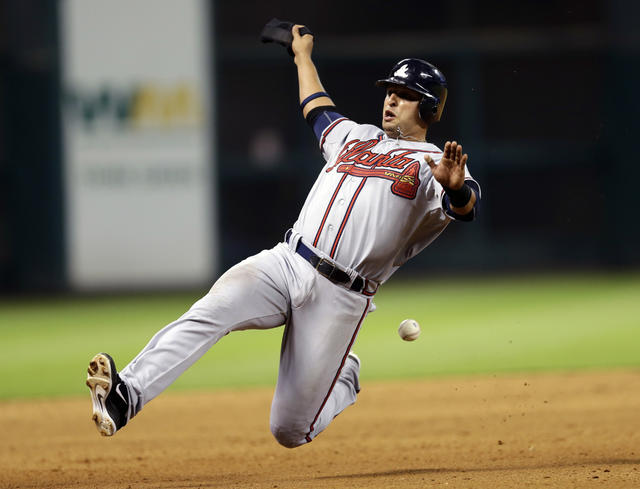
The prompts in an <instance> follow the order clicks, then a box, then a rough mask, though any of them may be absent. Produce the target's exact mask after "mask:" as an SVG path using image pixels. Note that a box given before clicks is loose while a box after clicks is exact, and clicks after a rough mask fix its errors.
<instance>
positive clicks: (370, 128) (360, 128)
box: [352, 124, 384, 139]
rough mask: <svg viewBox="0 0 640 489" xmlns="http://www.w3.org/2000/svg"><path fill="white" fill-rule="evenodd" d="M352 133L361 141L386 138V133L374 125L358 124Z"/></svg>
mask: <svg viewBox="0 0 640 489" xmlns="http://www.w3.org/2000/svg"><path fill="white" fill-rule="evenodd" d="M352 133H353V134H354V135H356V136H360V138H361V139H365V138H382V137H383V136H384V131H383V130H382V129H380V128H379V127H377V126H374V125H373V124H356V126H355V127H354V128H353V130H352Z"/></svg>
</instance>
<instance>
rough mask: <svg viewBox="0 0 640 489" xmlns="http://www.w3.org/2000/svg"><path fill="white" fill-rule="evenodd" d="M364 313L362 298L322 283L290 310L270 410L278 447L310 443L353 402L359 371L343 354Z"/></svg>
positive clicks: (320, 279)
mask: <svg viewBox="0 0 640 489" xmlns="http://www.w3.org/2000/svg"><path fill="white" fill-rule="evenodd" d="M306 266H308V264H306ZM368 308H369V300H368V299H367V298H365V297H363V296H360V295H358V294H356V293H353V292H350V291H347V290H345V289H344V288H342V287H339V286H337V285H335V284H333V283H331V282H329V281H328V280H326V279H325V278H324V277H318V279H317V281H316V286H315V287H314V289H313V291H312V293H311V294H310V297H309V299H308V300H307V301H306V302H305V304H304V305H303V306H302V307H300V308H292V312H291V316H290V318H289V323H288V324H287V327H286V330H285V336H284V338H283V346H282V353H281V358H280V369H279V374H278V384H277V386H276V393H275V395H274V398H273V403H272V407H271V431H272V433H273V435H274V436H275V437H276V439H277V440H278V442H280V443H281V444H282V445H284V446H287V447H290V448H293V447H296V446H299V445H302V444H304V443H307V442H310V441H311V440H312V439H313V438H314V437H315V436H317V435H318V433H320V432H321V431H322V430H324V429H325V428H326V427H327V426H328V425H329V423H330V422H331V421H332V420H333V418H335V417H336V416H337V415H338V414H339V413H340V412H342V410H344V409H345V408H346V407H347V406H349V405H351V404H353V403H354V402H355V400H356V394H357V390H359V383H358V375H359V368H360V366H359V362H358V361H357V359H356V358H354V357H353V356H350V355H349V352H350V349H351V347H352V345H353V343H354V341H355V339H356V336H357V333H358V331H359V329H360V326H361V325H362V322H363V320H364V318H365V316H366V314H367V312H368Z"/></svg>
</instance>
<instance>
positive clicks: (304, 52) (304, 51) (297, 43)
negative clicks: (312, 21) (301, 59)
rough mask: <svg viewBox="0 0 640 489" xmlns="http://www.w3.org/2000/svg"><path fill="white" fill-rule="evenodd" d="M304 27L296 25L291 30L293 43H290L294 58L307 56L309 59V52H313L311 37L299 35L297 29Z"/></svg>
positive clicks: (310, 35) (309, 35)
mask: <svg viewBox="0 0 640 489" xmlns="http://www.w3.org/2000/svg"><path fill="white" fill-rule="evenodd" d="M301 27H304V26H303V25H300V24H296V25H294V26H293V28H292V29H291V34H293V41H292V42H291V50H292V51H293V55H294V56H296V57H297V56H309V57H311V51H313V35H312V34H305V35H304V36H301V35H300V32H298V29H300V28H301Z"/></svg>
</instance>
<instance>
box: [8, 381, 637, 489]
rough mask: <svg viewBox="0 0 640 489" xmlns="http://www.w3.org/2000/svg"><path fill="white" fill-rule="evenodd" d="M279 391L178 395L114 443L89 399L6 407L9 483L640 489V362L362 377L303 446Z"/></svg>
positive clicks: (149, 410) (155, 406) (154, 406)
mask: <svg viewBox="0 0 640 489" xmlns="http://www.w3.org/2000/svg"><path fill="white" fill-rule="evenodd" d="M43 381H46V378H43ZM87 392H88V390H87ZM271 395H272V389H255V390H237V391H217V392H206V393H202V392H199V393H176V392H169V393H166V394H163V395H162V396H160V397H159V398H158V399H156V400H154V401H153V402H151V403H150V404H149V405H148V406H147V407H145V409H144V410H143V412H142V413H141V414H140V415H139V416H138V417H136V418H135V419H134V420H132V421H131V423H130V424H129V425H128V426H127V427H126V428H125V429H124V430H123V431H122V432H119V433H118V434H117V435H116V436H115V437H113V438H102V437H100V436H99V435H98V433H97V431H96V429H95V427H94V426H93V423H92V422H91V420H90V406H91V403H90V399H89V396H88V394H87V396H86V397H83V398H73V399H63V400H61V399H56V400H38V401H29V402H27V401H9V402H7V401H5V402H2V403H0V428H1V430H2V443H1V444H0V487H2V488H132V489H135V488H145V489H146V488H269V489H272V488H278V489H284V488H310V487H313V488H423V487H449V488H474V489H476V488H522V487H545V488H563V489H565V488H583V487H584V488H592V487H593V488H596V487H597V488H605V487H606V488H616V489H620V488H638V487H640V430H639V428H640V371H629V370H627V371H616V372H580V373H563V374H526V375H525V374H518V375H511V376H498V377H473V378H469V377H467V378H448V379H437V380H418V381H410V382H407V381H403V382H385V383H380V382H377V383H367V382H365V383H364V384H363V390H362V392H361V393H360V396H359V399H358V402H357V404H356V405H354V406H352V407H350V408H348V409H347V410H346V411H345V412H344V413H342V414H341V415H340V416H339V417H338V418H337V419H336V420H335V421H334V423H333V424H332V425H331V426H329V428H328V429H327V430H326V431H325V432H324V433H322V434H321V435H320V436H318V438H317V439H316V440H315V441H314V442H313V443H311V444H309V445H306V446H303V447H300V448H297V449H294V450H290V449H286V448H283V447H281V446H279V445H278V444H277V443H276V442H275V440H274V439H273V438H272V437H271V434H270V432H269V407H270V402H271Z"/></svg>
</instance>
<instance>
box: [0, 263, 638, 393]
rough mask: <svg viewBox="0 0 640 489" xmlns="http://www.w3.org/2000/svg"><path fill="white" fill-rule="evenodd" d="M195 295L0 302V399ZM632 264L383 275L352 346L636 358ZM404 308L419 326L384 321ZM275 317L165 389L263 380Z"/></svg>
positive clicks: (71, 377)
mask: <svg viewBox="0 0 640 489" xmlns="http://www.w3.org/2000/svg"><path fill="white" fill-rule="evenodd" d="M197 298H198V295H197V294H196V295H194V294H173V295H166V294H164V295H153V296H146V295H145V296H130V297H104V298H66V299H60V298H57V299H56V298H51V299H44V300H8V299H5V300H3V301H0V398H4V399H8V398H18V397H37V396H60V395H74V394H84V393H85V390H86V387H84V379H85V372H86V365H87V361H88V360H89V359H90V357H91V356H92V355H93V354H94V353H96V352H99V351H107V352H109V353H111V354H112V355H113V356H114V357H115V358H116V360H117V362H118V365H120V366H124V365H125V364H126V362H128V361H129V360H130V359H132V358H133V357H134V356H135V355H136V353H137V352H138V351H139V350H140V349H141V348H142V347H143V346H144V345H145V344H146V342H147V341H148V340H149V339H150V338H151V336H152V335H153V334H154V333H155V332H156V331H157V330H158V329H160V328H161V327H162V326H164V325H165V324H167V323H169V322H171V321H173V320H174V319H175V318H177V317H178V316H180V315H181V314H182V313H183V312H184V311H185V310H186V309H187V308H188V307H189V306H190V305H191V303H192V302H194V301H195V300H196V299H197ZM639 298H640V275H638V274H628V275H597V274H592V275H576V276H534V277H522V278H492V279H484V280H483V279H479V278H470V279H462V278H461V279H456V280H445V281H443V280H433V281H420V282H399V281H397V280H396V281H393V280H392V281H391V283H390V284H388V285H386V286H384V287H383V288H382V290H381V291H380V292H379V293H378V295H377V296H376V298H375V303H376V305H377V307H378V310H377V311H375V312H374V313H372V314H370V315H369V317H368V318H367V319H366V321H365V323H364V326H363V328H362V331H361V333H360V336H359V339H358V341H357V343H356V347H355V350H356V351H357V352H358V354H359V355H360V357H361V359H362V362H363V370H362V378H363V381H365V382H366V381H367V380H374V379H396V378H410V377H425V376H433V375H451V374H475V373H498V372H509V371H531V370H556V369H579V368H611V367H638V366H640V301H639V300H638V299H639ZM409 317H411V318H414V319H416V320H418V322H420V324H421V326H422V335H421V337H420V338H419V339H418V340H417V341H415V342H412V343H407V342H403V341H401V340H400V338H399V337H398V335H397V332H396V329H397V326H398V324H399V323H400V321H401V320H402V319H405V318H409ZM281 334H282V328H276V329H274V330H271V331H245V332H237V333H234V334H231V335H229V336H227V337H225V338H224V339H223V340H222V341H221V342H220V343H219V344H218V345H216V346H214V348H213V349H212V350H211V351H209V352H208V353H207V354H206V355H205V356H204V357H203V358H202V359H201V360H200V361H199V362H198V363H197V364H196V365H195V366H194V367H193V368H191V369H190V370H189V371H188V372H187V373H186V374H184V375H183V376H182V377H181V378H180V379H179V380H178V381H177V382H176V383H175V384H174V386H172V387H171V388H172V389H202V388H214V387H249V386H255V385H274V384H275V379H276V375H277V368H278V357H279V350H280V337H281Z"/></svg>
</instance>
